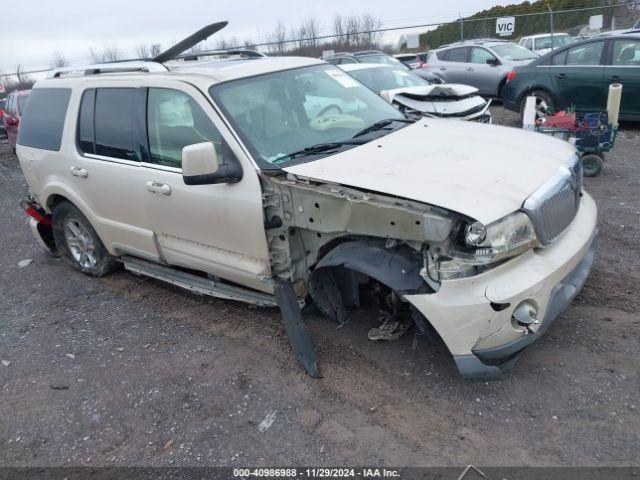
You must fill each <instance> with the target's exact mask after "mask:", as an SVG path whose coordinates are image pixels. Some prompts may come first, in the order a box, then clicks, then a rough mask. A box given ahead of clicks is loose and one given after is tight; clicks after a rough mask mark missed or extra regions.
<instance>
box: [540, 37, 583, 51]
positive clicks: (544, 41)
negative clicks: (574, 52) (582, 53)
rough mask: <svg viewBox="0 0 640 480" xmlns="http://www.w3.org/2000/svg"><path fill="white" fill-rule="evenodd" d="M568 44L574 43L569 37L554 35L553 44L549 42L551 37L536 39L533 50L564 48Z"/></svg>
mask: <svg viewBox="0 0 640 480" xmlns="http://www.w3.org/2000/svg"><path fill="white" fill-rule="evenodd" d="M570 43H574V40H573V38H571V37H570V36H569V35H554V36H553V44H552V42H551V36H548V37H542V38H536V46H535V49H536V50H543V49H545V48H558V47H564V46H565V45H569V44H570ZM552 45H553V46H552Z"/></svg>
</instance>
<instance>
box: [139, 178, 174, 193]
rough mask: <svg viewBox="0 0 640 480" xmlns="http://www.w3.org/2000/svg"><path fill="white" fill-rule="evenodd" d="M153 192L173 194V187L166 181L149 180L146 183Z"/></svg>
mask: <svg viewBox="0 0 640 480" xmlns="http://www.w3.org/2000/svg"><path fill="white" fill-rule="evenodd" d="M144 185H145V187H147V190H149V191H150V192H151V193H159V194H161V195H167V196H169V195H171V187H170V186H169V185H167V184H166V183H160V182H152V181H148V182H147V183H145V184H144Z"/></svg>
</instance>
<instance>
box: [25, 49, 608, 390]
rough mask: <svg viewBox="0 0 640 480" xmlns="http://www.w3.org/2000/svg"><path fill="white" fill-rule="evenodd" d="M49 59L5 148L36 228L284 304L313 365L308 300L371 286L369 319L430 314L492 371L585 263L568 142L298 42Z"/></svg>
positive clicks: (142, 266)
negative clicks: (70, 65)
mask: <svg viewBox="0 0 640 480" xmlns="http://www.w3.org/2000/svg"><path fill="white" fill-rule="evenodd" d="M53 77H54V78H49V79H46V80H42V81H39V82H38V83H37V84H36V85H35V87H34V89H33V91H32V94H31V100H30V103H29V106H28V109H27V111H26V113H25V116H24V120H23V123H22V124H21V128H20V134H19V138H18V147H17V151H18V157H19V159H20V164H21V166H22V170H23V172H24V175H25V177H26V179H27V181H28V184H29V199H26V200H25V202H23V207H24V208H25V210H26V211H27V213H28V214H29V215H30V216H31V217H32V219H31V226H32V228H33V230H34V232H35V233H36V235H37V237H38V238H39V239H40V241H41V243H42V245H43V246H45V247H46V248H48V249H50V250H52V251H54V252H57V254H58V255H60V256H61V258H62V259H63V260H64V261H66V262H67V263H68V264H69V265H72V266H74V267H75V268H77V269H78V270H80V271H82V272H84V273H86V274H88V275H95V276H101V275H105V274H107V273H109V272H111V271H113V270H114V268H116V267H118V266H119V265H121V264H123V265H124V267H125V268H127V269H129V270H132V271H134V272H138V273H141V274H145V275H149V276H152V277H155V278H158V279H161V280H165V281H168V282H170V283H173V284H175V285H180V286H183V287H185V288H189V289H190V290H192V291H196V292H199V293H203V294H208V295H213V296H216V297H221V298H227V299H234V300H240V301H245V302H248V303H252V304H257V305H263V306H279V307H280V308H281V310H282V315H283V320H284V327H285V329H286V331H287V333H288V335H289V338H290V340H291V343H292V347H293V350H294V353H295V356H296V358H298V360H299V361H300V362H301V363H302V365H303V366H304V367H305V368H306V369H307V371H308V372H309V373H310V374H311V375H314V376H317V375H319V370H318V365H317V360H316V356H315V352H314V350H313V346H312V345H311V342H310V340H309V338H308V335H307V332H306V329H305V327H304V324H303V323H302V320H301V313H300V309H301V306H303V305H304V304H308V303H310V302H313V303H315V304H316V305H317V307H318V309H319V310H320V311H321V312H323V313H324V314H325V315H327V316H329V317H330V318H332V319H334V320H335V321H336V322H339V323H341V324H344V323H346V322H347V321H348V318H349V308H350V307H352V306H355V305H358V304H359V303H360V302H361V296H360V292H361V291H362V289H371V290H372V291H373V292H375V294H376V295H378V296H379V297H380V305H382V307H381V308H382V309H383V310H384V313H385V315H383V317H386V318H387V322H386V324H385V325H384V327H385V328H380V329H378V332H377V334H378V336H377V337H376V338H378V339H379V338H387V339H393V338H397V337H398V336H399V335H401V334H402V333H403V332H404V331H406V330H407V329H408V328H409V327H414V326H415V328H417V329H418V330H419V331H421V332H423V333H425V334H428V333H430V332H433V331H435V332H437V334H438V335H439V337H440V338H441V339H442V340H443V341H444V343H445V344H446V346H447V347H448V348H449V350H450V351H451V353H452V355H453V358H454V359H455V362H456V364H457V366H458V368H459V370H460V372H461V373H462V374H463V375H464V376H469V377H480V378H495V377H497V376H498V375H500V373H501V372H502V371H503V370H505V369H507V368H509V367H510V366H512V365H513V363H514V362H515V360H516V359H517V358H518V356H519V354H520V353H521V352H522V351H523V350H524V349H525V347H526V346H528V345H529V344H531V343H532V342H534V341H535V340H536V339H538V338H539V337H540V336H541V335H542V334H543V332H544V331H545V330H547V328H549V326H550V325H551V323H552V322H553V321H554V320H555V319H556V318H557V317H558V316H559V314H560V313H561V312H562V311H563V310H564V309H565V308H566V307H567V306H568V305H569V303H570V302H571V300H572V299H573V298H574V297H575V296H576V294H577V293H578V292H579V291H580V289H581V287H582V285H583V284H584V282H585V280H586V278H587V275H588V273H589V270H590V268H591V264H592V261H593V257H594V251H595V245H596V232H597V229H596V205H595V203H594V201H593V199H592V198H591V197H590V196H589V195H588V194H587V193H586V192H584V190H583V189H582V172H581V165H580V162H579V161H578V157H577V156H576V153H575V151H574V149H573V148H572V147H570V146H569V145H568V144H567V143H564V142H561V141H558V140H554V139H551V138H547V137H546V136H542V135H538V134H534V133H528V132H524V131H521V130H516V129H511V128H503V127H496V126H490V125H483V124H477V123H470V122H455V123H452V122H449V121H446V120H439V119H421V120H419V121H414V120H410V119H407V118H405V117H404V116H403V114H402V113H401V112H399V111H398V110H396V109H395V108H394V107H392V106H391V105H390V104H389V103H387V102H386V101H385V100H383V99H382V98H380V97H379V96H378V95H376V94H375V93H374V92H372V91H371V90H369V89H368V88H366V87H365V86H363V85H362V84H360V83H359V82H358V81H357V80H355V79H354V78H352V77H350V76H349V75H347V74H346V73H345V72H343V71H341V70H340V69H338V68H337V67H335V66H333V65H330V64H327V63H326V62H324V61H322V60H316V59H310V58H290V57H289V58H287V57H282V58H258V59H254V60H228V61H217V62H208V63H203V62H182V63H179V64H178V63H174V64H173V66H171V67H169V68H168V67H166V66H165V65H162V64H160V63H153V62H145V63H136V64H126V63H125V64H117V65H111V66H108V67H105V66H104V65H102V66H91V67H86V68H83V69H82V71H81V72H80V74H76V73H74V72H56V73H55V74H54V75H53ZM362 298H365V297H362ZM381 332H382V333H381ZM548 361H549V362H551V361H553V360H552V359H548Z"/></svg>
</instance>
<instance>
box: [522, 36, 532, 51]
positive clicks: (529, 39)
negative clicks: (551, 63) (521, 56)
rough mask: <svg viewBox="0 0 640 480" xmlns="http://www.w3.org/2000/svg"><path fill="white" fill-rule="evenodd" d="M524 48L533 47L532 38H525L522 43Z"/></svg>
mask: <svg viewBox="0 0 640 480" xmlns="http://www.w3.org/2000/svg"><path fill="white" fill-rule="evenodd" d="M524 48H527V49H529V50H532V49H533V40H532V39H531V38H528V39H527V41H526V42H525V44H524Z"/></svg>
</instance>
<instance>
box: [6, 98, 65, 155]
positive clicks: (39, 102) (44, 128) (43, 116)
mask: <svg viewBox="0 0 640 480" xmlns="http://www.w3.org/2000/svg"><path fill="white" fill-rule="evenodd" d="M69 98H71V89H69V88H36V89H33V90H32V91H31V94H30V96H29V102H28V104H27V106H26V107H25V111H24V112H23V113H24V116H23V119H22V122H21V123H20V129H19V130H18V143H19V144H20V145H24V146H25V147H32V148H40V149H42V150H53V151H58V150H60V143H61V142H62V131H63V130H64V121H65V119H66V117H67V108H68V107H69Z"/></svg>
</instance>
